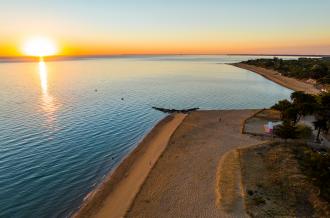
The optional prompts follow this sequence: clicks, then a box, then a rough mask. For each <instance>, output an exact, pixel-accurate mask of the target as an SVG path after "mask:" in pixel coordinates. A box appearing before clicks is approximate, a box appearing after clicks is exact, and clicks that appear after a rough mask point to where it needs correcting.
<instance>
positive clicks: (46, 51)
mask: <svg viewBox="0 0 330 218" xmlns="http://www.w3.org/2000/svg"><path fill="white" fill-rule="evenodd" d="M57 51H58V49H57V46H56V44H55V43H54V42H53V41H52V40H50V39H47V38H42V37H38V38H32V39H29V40H27V41H26V42H25V43H24V46H23V53H24V54H25V55H29V56H38V57H44V56H50V55H55V54H56V53H57Z"/></svg>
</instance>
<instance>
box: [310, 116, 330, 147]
mask: <svg viewBox="0 0 330 218" xmlns="http://www.w3.org/2000/svg"><path fill="white" fill-rule="evenodd" d="M313 124H314V128H315V129H316V130H317V135H316V141H317V142H319V141H320V133H321V131H328V130H329V128H328V122H327V120H326V119H322V118H319V119H317V120H316V121H314V122H313Z"/></svg>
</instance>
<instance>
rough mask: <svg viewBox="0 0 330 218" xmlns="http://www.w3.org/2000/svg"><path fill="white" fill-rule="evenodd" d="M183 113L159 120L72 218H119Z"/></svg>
mask: <svg viewBox="0 0 330 218" xmlns="http://www.w3.org/2000/svg"><path fill="white" fill-rule="evenodd" d="M185 117H186V115H185V114H173V115H169V116H168V117H166V118H165V119H163V120H162V121H160V122H159V123H158V124H157V125H156V126H155V127H154V128H153V129H152V131H151V132H150V133H149V134H148V135H147V136H146V137H145V138H144V139H143V141H142V142H141V143H140V144H139V145H138V146H137V148H136V149H135V150H134V151H133V152H132V153H131V154H130V155H129V156H128V157H127V158H125V159H124V161H123V162H122V163H121V164H120V165H119V166H118V167H117V169H116V170H115V171H114V172H113V173H112V174H111V176H110V177H109V178H108V179H106V180H105V181H104V182H103V183H102V184H101V185H100V187H98V188H97V189H96V190H95V191H94V192H93V193H91V194H90V195H89V197H88V198H87V199H86V200H85V202H84V203H83V205H82V207H81V208H80V210H79V211H78V212H77V213H76V214H75V215H74V216H73V217H106V218H111V217H123V216H124V215H125V213H126V211H127V210H128V209H129V207H130V205H131V203H132V201H133V200H134V197H135V195H136V194H137V193H138V191H139V190H140V187H141V185H142V184H143V182H144V181H145V179H146V177H147V176H148V174H149V172H150V170H151V169H152V168H153V166H154V164H155V163H156V161H157V160H158V158H159V156H160V155H161V154H162V152H163V151H164V149H165V148H166V146H167V144H168V141H169V140H170V137H171V135H172V134H173V132H174V131H175V129H176V128H177V127H178V126H179V125H180V124H181V122H182V121H183V120H184V118H185Z"/></svg>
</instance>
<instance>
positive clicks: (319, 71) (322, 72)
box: [311, 64, 328, 79]
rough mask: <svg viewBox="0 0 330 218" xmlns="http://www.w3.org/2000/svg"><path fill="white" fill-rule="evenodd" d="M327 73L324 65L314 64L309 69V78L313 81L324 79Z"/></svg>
mask: <svg viewBox="0 0 330 218" xmlns="http://www.w3.org/2000/svg"><path fill="white" fill-rule="evenodd" d="M327 73H328V67H327V66H326V65H324V64H315V65H313V67H312V68H311V77H312V78H313V79H320V78H322V77H325V76H326V75H327Z"/></svg>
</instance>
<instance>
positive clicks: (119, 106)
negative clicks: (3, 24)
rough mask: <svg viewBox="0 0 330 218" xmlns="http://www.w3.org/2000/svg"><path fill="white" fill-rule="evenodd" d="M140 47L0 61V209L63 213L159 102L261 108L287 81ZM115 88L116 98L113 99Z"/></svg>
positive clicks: (129, 144) (150, 122) (136, 136)
mask: <svg viewBox="0 0 330 218" xmlns="http://www.w3.org/2000/svg"><path fill="white" fill-rule="evenodd" d="M251 58H256V57H247V56H245V57H240V56H153V57H151V56H148V57H126V58H123V57H122V58H104V59H86V60H72V61H58V62H49V63H43V62H41V63H1V64H0V99H1V101H0V217H33V218H35V217H38V218H40V217H68V216H70V214H72V212H74V211H75V210H76V209H77V208H78V207H79V205H80V204H81V202H82V200H83V199H84V197H85V196H86V194H87V193H89V192H90V191H91V190H92V189H93V188H95V186H96V185H97V184H99V183H100V181H101V180H102V178H104V176H105V175H106V174H107V173H109V172H110V171H111V170H112V169H113V168H114V167H115V166H116V165H117V164H118V163H119V162H120V160H121V159H122V158H123V157H124V156H125V155H127V154H128V153H129V152H130V151H131V150H132V149H133V148H134V147H135V146H136V144H137V143H138V142H139V141H140V140H141V139H142V138H143V136H144V135H145V134H146V133H147V132H148V131H149V130H150V129H151V128H152V127H153V126H154V125H155V123H157V122H158V121H159V120H160V119H162V118H163V117H164V116H165V115H164V114H162V113H160V112H158V111H154V110H153V109H151V106H157V107H166V108H190V107H200V108H202V109H241V108H264V107H269V106H271V105H273V104H274V103H275V102H276V101H278V100H280V99H284V98H288V97H289V95H290V93H291V91H290V90H289V89H286V88H284V87H281V86H279V85H277V84H275V83H273V82H271V81H268V80H266V79H264V78H263V77H261V76H259V75H257V74H254V73H252V72H249V71H247V70H242V69H239V68H235V67H233V66H230V65H226V64H223V63H232V62H238V61H241V60H247V59H251ZM122 98H123V100H122Z"/></svg>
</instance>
